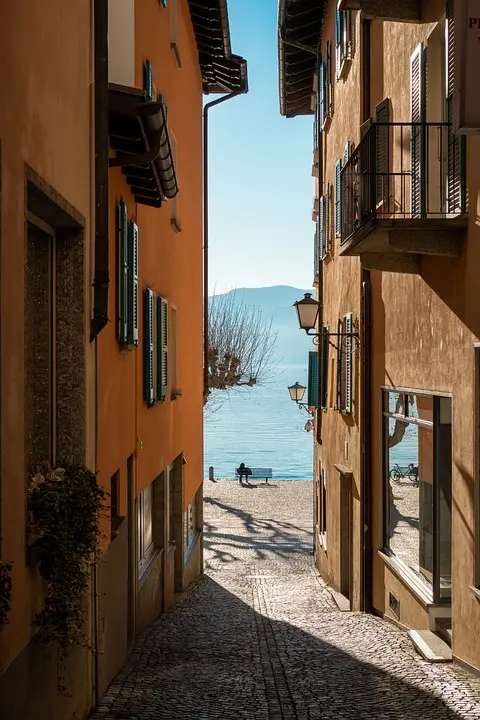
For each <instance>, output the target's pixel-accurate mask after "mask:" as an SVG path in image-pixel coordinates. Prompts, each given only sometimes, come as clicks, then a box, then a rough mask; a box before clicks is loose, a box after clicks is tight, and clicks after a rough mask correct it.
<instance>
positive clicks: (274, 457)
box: [204, 365, 418, 480]
mask: <svg viewBox="0 0 480 720" xmlns="http://www.w3.org/2000/svg"><path fill="white" fill-rule="evenodd" d="M297 380H298V382H300V383H302V385H306V384H307V378H306V367H305V366H304V365H288V366H281V367H279V368H278V373H277V377H276V379H275V380H274V381H271V382H270V383H268V384H267V385H266V386H265V387H254V388H243V389H238V390H235V391H232V392H229V393H224V392H220V398H225V399H224V400H223V403H222V404H221V406H220V407H219V409H218V410H214V411H212V412H211V411H209V410H208V409H207V410H206V414H205V465H204V474H205V477H208V468H209V466H210V465H213V467H214V472H215V477H216V478H232V479H233V475H234V470H235V468H236V467H238V465H239V464H240V463H241V462H244V463H245V464H246V465H248V466H250V467H271V468H273V476H274V477H275V478H283V479H289V480H299V479H305V480H307V479H311V478H312V476H313V433H312V432H309V433H307V432H305V430H304V426H305V423H306V422H307V420H308V415H307V413H306V412H304V411H303V410H299V408H298V407H297V406H296V405H295V403H294V402H292V400H290V396H289V394H288V391H287V386H288V385H291V384H292V383H294V382H295V381H297ZM305 400H306V396H305ZM212 405H215V399H213V403H212ZM394 463H398V464H399V465H403V466H406V465H408V464H409V463H413V464H414V465H418V439H417V431H416V428H415V427H412V426H409V427H408V428H407V431H406V433H405V436H404V438H403V440H402V442H401V443H399V444H398V445H397V446H396V447H394V448H392V449H391V451H390V467H392V466H393V464H394Z"/></svg>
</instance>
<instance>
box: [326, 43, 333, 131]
mask: <svg viewBox="0 0 480 720" xmlns="http://www.w3.org/2000/svg"><path fill="white" fill-rule="evenodd" d="M331 47H332V44H331V43H330V42H327V61H326V63H325V119H327V118H329V117H332V113H333V89H332V57H331V53H332V50H331Z"/></svg>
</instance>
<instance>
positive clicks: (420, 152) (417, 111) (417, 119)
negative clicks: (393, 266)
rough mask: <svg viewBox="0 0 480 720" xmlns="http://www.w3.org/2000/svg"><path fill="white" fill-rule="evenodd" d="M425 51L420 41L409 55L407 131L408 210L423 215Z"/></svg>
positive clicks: (419, 215) (424, 202)
mask: <svg viewBox="0 0 480 720" xmlns="http://www.w3.org/2000/svg"><path fill="white" fill-rule="evenodd" d="M425 59H426V55H425V49H424V47H423V43H420V44H419V45H418V47H417V48H416V50H415V52H414V53H413V55H412V56H411V58H410V86H411V107H410V110H411V112H410V117H411V122H412V130H411V134H410V167H411V183H410V184H411V213H412V217H424V216H425V211H426V173H425V167H426V157H425V150H426V145H425V125H424V124H423V123H425V100H426V97H425V89H426V63H425Z"/></svg>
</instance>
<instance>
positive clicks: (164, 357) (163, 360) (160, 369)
mask: <svg viewBox="0 0 480 720" xmlns="http://www.w3.org/2000/svg"><path fill="white" fill-rule="evenodd" d="M156 355H157V400H162V401H163V400H165V398H166V397H167V390H168V375H169V373H168V302H167V301H166V300H165V299H164V298H162V297H157V347H156Z"/></svg>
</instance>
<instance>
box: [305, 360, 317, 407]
mask: <svg viewBox="0 0 480 720" xmlns="http://www.w3.org/2000/svg"><path fill="white" fill-rule="evenodd" d="M307 398H308V399H307V405H308V407H314V408H317V407H318V352H317V351H316V350H311V351H310V352H309V353H308V391H307Z"/></svg>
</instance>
